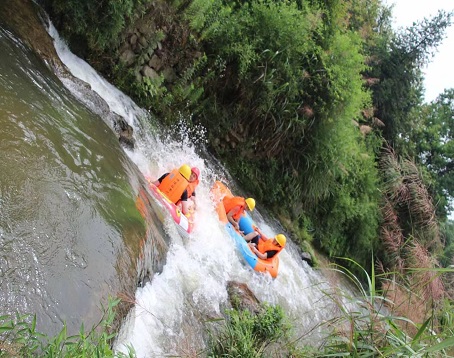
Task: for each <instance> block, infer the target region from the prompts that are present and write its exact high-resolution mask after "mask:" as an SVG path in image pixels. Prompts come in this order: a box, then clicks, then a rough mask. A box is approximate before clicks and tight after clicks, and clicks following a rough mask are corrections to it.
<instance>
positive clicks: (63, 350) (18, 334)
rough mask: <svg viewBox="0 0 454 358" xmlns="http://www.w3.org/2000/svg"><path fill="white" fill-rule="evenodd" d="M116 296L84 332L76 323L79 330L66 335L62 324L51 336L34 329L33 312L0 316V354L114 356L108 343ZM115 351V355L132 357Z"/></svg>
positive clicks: (112, 337)
mask: <svg viewBox="0 0 454 358" xmlns="http://www.w3.org/2000/svg"><path fill="white" fill-rule="evenodd" d="M119 302H120V300H119V299H115V300H114V299H110V300H109V302H108V306H107V307H105V308H103V312H104V314H103V317H102V318H101V320H100V322H99V323H98V325H97V326H95V327H93V328H92V329H91V330H90V331H88V332H86V331H85V328H84V326H83V325H82V326H81V327H80V331H79V334H77V335H73V336H68V333H67V331H66V325H64V326H63V328H62V330H61V331H60V333H58V334H57V335H56V336H54V337H48V336H46V335H44V334H42V333H39V332H37V331H36V316H33V317H31V316H28V315H19V314H17V315H16V316H15V317H9V316H1V317H0V357H1V358H10V357H11V358H12V357H49V358H51V357H68V358H74V357H114V353H113V351H112V349H111V343H112V341H113V339H114V338H115V335H116V334H114V333H110V332H111V331H112V328H113V325H114V318H115V312H114V310H115V307H116V306H117V305H118V303H119ZM134 356H135V354H134V351H133V350H131V351H130V352H129V354H128V355H124V354H121V353H116V354H115V357H134Z"/></svg>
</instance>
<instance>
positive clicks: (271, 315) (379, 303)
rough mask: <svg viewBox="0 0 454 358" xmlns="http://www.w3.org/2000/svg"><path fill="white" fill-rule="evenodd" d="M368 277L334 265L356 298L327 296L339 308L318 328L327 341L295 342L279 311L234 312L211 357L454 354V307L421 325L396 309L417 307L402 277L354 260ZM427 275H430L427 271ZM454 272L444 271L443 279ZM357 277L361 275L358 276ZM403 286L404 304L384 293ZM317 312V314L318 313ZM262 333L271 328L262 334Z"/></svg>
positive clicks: (214, 335)
mask: <svg viewBox="0 0 454 358" xmlns="http://www.w3.org/2000/svg"><path fill="white" fill-rule="evenodd" d="M346 261H348V262H349V267H350V266H351V265H356V266H358V268H359V269H360V270H361V271H362V272H363V273H364V276H363V277H361V278H360V277H358V276H356V275H355V274H353V271H352V270H349V269H348V268H345V267H343V266H339V265H338V264H336V265H334V267H333V270H334V271H337V272H339V273H341V274H342V275H345V276H346V277H347V278H348V279H349V281H350V282H351V283H353V285H354V287H355V290H353V291H354V292H355V294H353V295H349V294H348V293H347V291H343V292H342V293H341V294H340V295H339V290H336V293H335V294H333V293H330V292H325V295H327V297H328V298H330V299H331V300H332V301H333V302H335V304H336V305H337V306H338V308H339V309H338V312H339V314H338V315H337V317H333V318H331V319H327V320H326V321H325V322H323V323H321V324H320V326H319V327H318V328H320V329H322V330H323V331H325V332H327V333H326V336H325V338H324V339H322V340H319V341H314V343H313V344H309V345H306V346H304V347H302V346H301V344H300V343H299V341H300V339H299V338H297V339H294V337H293V338H292V337H291V332H292V331H291V327H290V326H289V325H288V324H287V323H286V322H287V321H288V320H287V318H286V317H285V315H283V314H282V311H281V309H280V308H279V307H278V306H274V307H271V306H265V307H266V309H265V310H264V311H263V312H262V313H260V314H257V315H252V314H251V313H250V312H249V311H238V310H231V311H228V312H227V318H226V319H225V320H224V321H222V322H223V325H222V326H220V327H219V326H218V327H216V329H212V330H211V341H210V347H209V348H208V351H209V357H251V358H257V357H298V358H303V357H304V358H308V357H412V358H413V357H450V356H451V355H450V354H452V353H453V348H454V335H453V333H454V313H453V312H454V311H453V302H452V301H449V300H446V301H445V302H444V306H443V307H437V306H432V307H431V308H430V310H428V311H426V312H424V317H427V318H425V320H424V321H423V322H421V323H416V322H414V321H413V320H412V319H410V318H408V317H406V316H402V315H399V314H396V311H395V305H396V303H398V304H401V303H402V302H400V301H403V300H405V299H407V300H409V302H413V301H412V300H413V298H414V296H415V294H412V292H411V290H410V288H409V287H405V286H404V285H399V284H398V283H397V281H396V280H395V276H396V273H392V274H376V273H375V270H374V268H373V267H372V270H371V274H368V272H367V271H366V270H365V269H364V268H362V267H360V266H359V264H358V263H356V262H355V261H353V260H351V259H346ZM426 271H430V270H429V269H427V270H426ZM452 271H453V270H448V269H440V270H437V273H438V274H444V273H447V272H452ZM355 272H356V270H355ZM378 282H380V284H381V285H382V286H383V287H389V286H390V285H397V286H398V287H399V290H400V291H399V292H400V294H399V295H398V296H394V297H395V298H396V297H397V298H398V299H399V302H395V301H393V300H392V299H391V298H390V295H389V291H387V290H383V289H381V288H379V287H378V286H379V285H378ZM314 309H316V308H315V307H314ZM258 327H265V328H266V329H264V330H258Z"/></svg>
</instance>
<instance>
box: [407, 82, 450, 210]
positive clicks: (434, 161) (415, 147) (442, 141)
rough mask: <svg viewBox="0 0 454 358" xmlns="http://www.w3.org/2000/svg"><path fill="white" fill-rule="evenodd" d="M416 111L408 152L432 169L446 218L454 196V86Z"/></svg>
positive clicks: (434, 188) (434, 187)
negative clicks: (450, 201)
mask: <svg viewBox="0 0 454 358" xmlns="http://www.w3.org/2000/svg"><path fill="white" fill-rule="evenodd" d="M412 114H413V115H412V117H413V127H412V128H411V129H410V131H409V133H408V139H409V140H408V143H407V147H408V151H409V152H410V154H411V155H412V156H414V157H415V159H416V160H417V161H418V163H419V164H420V165H422V166H423V167H425V168H426V170H427V171H428V173H429V180H430V182H429V183H430V188H431V191H432V193H433V196H434V198H435V201H436V202H437V203H438V215H439V216H441V217H443V218H446V215H447V212H448V211H449V200H450V199H452V198H453V197H454V89H448V90H445V91H444V92H443V93H442V94H441V95H440V96H438V98H437V99H436V100H435V101H433V102H431V103H430V104H427V105H423V106H421V107H419V108H418V109H417V110H416V111H414V112H413V113H412Z"/></svg>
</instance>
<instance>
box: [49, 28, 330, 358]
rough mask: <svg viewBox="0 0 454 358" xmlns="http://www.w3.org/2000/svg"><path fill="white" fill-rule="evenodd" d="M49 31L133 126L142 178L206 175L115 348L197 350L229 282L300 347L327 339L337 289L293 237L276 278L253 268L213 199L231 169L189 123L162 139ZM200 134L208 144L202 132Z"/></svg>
mask: <svg viewBox="0 0 454 358" xmlns="http://www.w3.org/2000/svg"><path fill="white" fill-rule="evenodd" d="M49 33H50V35H51V36H52V37H53V38H54V41H55V47H56V50H57V53H58V55H59V57H60V58H61V60H62V62H63V63H64V64H65V65H66V66H67V67H68V69H69V71H70V72H71V73H72V75H73V76H75V77H77V78H78V79H80V80H82V81H83V82H85V83H87V84H89V86H90V87H91V89H92V90H93V91H95V92H96V93H97V94H98V95H99V96H101V97H102V98H103V99H104V101H105V102H106V103H107V105H108V107H109V110H110V111H112V112H114V113H116V114H118V115H120V116H121V117H123V118H124V119H125V120H126V121H127V122H128V123H129V124H130V125H131V126H132V127H133V129H134V136H135V138H136V140H137V142H136V146H135V148H134V150H129V149H124V151H125V153H126V155H127V157H128V158H129V160H130V161H131V163H133V165H135V166H136V167H137V168H138V170H139V171H140V172H141V173H142V174H144V175H147V176H150V177H152V178H157V177H159V176H160V175H161V174H162V173H164V172H168V171H169V170H171V169H172V168H175V167H178V166H180V165H181V164H183V163H189V164H190V165H191V166H197V167H198V168H199V169H200V170H201V173H202V179H201V182H200V185H199V187H198V188H197V206H198V210H197V213H196V219H195V220H196V225H195V229H194V231H193V233H192V234H191V235H190V237H189V239H183V238H182V237H181V236H180V235H179V234H178V232H177V230H176V228H175V225H174V224H173V222H172V221H171V220H168V221H166V222H165V224H164V230H165V232H166V235H167V236H168V237H169V243H170V244H169V247H168V252H167V257H166V260H165V264H164V266H163V268H162V270H161V271H160V272H158V273H156V274H155V275H153V276H152V278H151V280H150V281H149V282H147V283H146V284H145V285H144V286H143V287H138V288H137V290H136V292H135V300H136V304H135V305H134V307H133V308H132V309H131V311H130V313H129V314H128V316H127V317H126V319H125V320H124V322H123V324H122V328H121V331H120V334H119V336H118V338H117V340H116V342H115V346H114V348H115V350H116V351H121V352H126V351H127V349H128V346H133V347H134V349H135V351H136V353H137V356H138V357H162V356H165V355H182V354H184V353H187V352H191V351H197V350H200V349H201V348H202V347H203V346H204V342H203V337H204V332H205V329H206V325H207V324H209V323H206V322H207V321H209V320H210V319H212V318H217V317H220V316H221V315H222V313H223V310H224V309H225V308H226V307H227V299H228V297H227V289H226V285H227V282H228V281H230V280H235V281H240V282H244V283H246V284H247V285H248V286H249V287H250V288H251V290H252V291H253V292H254V293H255V295H256V296H257V297H258V298H259V300H261V301H262V302H268V303H270V304H278V305H280V306H282V307H283V309H284V311H285V313H286V315H287V316H288V317H289V318H290V319H291V321H292V322H293V323H294V326H295V328H296V331H295V335H296V336H297V337H305V338H304V339H303V340H302V342H304V341H305V340H310V341H311V342H313V341H314V339H319V338H320V337H322V336H323V333H324V332H323V330H322V329H321V328H319V324H320V323H321V322H323V321H324V320H326V319H327V317H334V316H335V315H336V314H337V309H338V307H337V306H336V305H335V304H334V303H333V302H332V301H331V300H330V299H329V298H328V297H327V295H326V293H325V292H327V291H331V290H332V289H333V284H332V283H330V282H329V281H330V280H329V279H328V278H327V277H326V276H325V275H323V274H322V273H321V272H320V271H318V270H315V269H312V268H311V267H309V266H308V265H307V263H306V262H304V261H302V260H301V258H300V257H299V253H298V251H297V249H296V248H295V247H294V245H293V244H292V243H291V238H290V240H289V241H290V242H289V244H288V245H287V247H286V249H285V250H283V252H282V253H281V254H280V269H279V275H278V277H277V278H276V279H272V278H271V277H270V276H269V275H266V274H261V273H257V272H254V271H252V270H251V269H250V267H249V266H247V265H246V264H245V263H244V262H243V259H242V257H241V256H240V255H239V253H238V252H237V250H236V248H235V246H234V243H233V241H232V240H231V239H230V238H229V237H228V235H227V234H226V232H225V231H224V229H223V228H222V226H221V225H220V223H219V222H218V220H217V216H216V213H215V210H214V206H213V204H212V202H211V199H210V194H209V193H210V188H211V185H212V184H213V183H214V181H215V180H223V181H231V182H232V179H231V178H230V176H229V174H228V172H227V171H226V170H225V169H224V168H223V167H222V166H221V165H220V164H219V163H218V162H217V161H216V160H215V159H211V158H210V157H209V156H206V155H203V156H202V155H201V154H200V146H199V145H196V144H194V141H195V139H194V137H191V136H189V135H185V132H186V129H185V127H184V124H181V132H180V134H181V139H180V140H178V141H176V140H173V139H170V138H164V136H163V132H162V130H161V129H160V127H159V125H158V123H157V120H156V119H154V118H153V116H152V114H150V113H147V111H144V110H143V109H141V108H139V107H138V106H137V105H136V104H135V103H134V102H133V101H132V100H131V99H130V98H129V97H128V96H126V95H125V94H123V93H122V92H121V91H119V90H118V89H117V88H115V87H114V86H112V85H111V84H109V83H108V82H107V81H106V80H105V79H104V78H102V76H100V75H99V74H98V73H96V71H95V70H94V69H93V68H91V67H90V66H89V65H88V64H87V63H86V62H84V61H83V60H81V59H80V58H78V57H76V56H75V55H74V54H72V53H71V52H70V51H69V50H68V48H67V46H66V45H65V43H64V42H63V41H62V40H61V39H60V38H59V36H58V33H57V32H56V30H55V28H54V27H53V26H52V25H50V27H49ZM60 78H61V81H62V82H63V84H64V85H65V86H66V87H67V89H69V91H71V92H72V93H73V94H74V96H76V97H77V98H78V99H79V100H80V101H82V102H84V103H85V105H86V106H87V107H89V108H92V110H94V111H95V109H94V108H93V103H91V102H90V99H89V97H88V96H87V95H86V93H85V92H84V90H81V89H80V87H79V86H77V85H76V84H75V83H74V82H73V81H72V80H70V79H68V78H66V77H60ZM150 121H151V124H150ZM153 121H154V122H155V123H153ZM182 123H184V122H182ZM107 124H108V125H111V123H107ZM199 135H200V136H201V137H202V139H203V135H204V131H203V130H201V131H200V133H199ZM199 139H200V138H199ZM202 142H203V140H202ZM232 184H233V183H232ZM261 210H262V211H264V208H261V205H260V203H257V208H256V212H254V213H253V216H254V219H255V220H256V222H257V223H258V225H259V226H260V227H261V229H262V231H263V232H264V233H265V234H267V235H270V236H271V235H273V234H276V233H278V232H279V231H280V230H281V229H280V227H279V225H278V224H276V223H274V222H271V221H269V220H264V219H263V217H262V216H261V215H260V212H261ZM158 225H161V223H158Z"/></svg>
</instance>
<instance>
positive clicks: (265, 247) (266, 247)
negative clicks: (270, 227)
mask: <svg viewBox="0 0 454 358" xmlns="http://www.w3.org/2000/svg"><path fill="white" fill-rule="evenodd" d="M257 250H259V251H260V252H261V253H262V254H265V253H266V252H267V251H277V253H276V255H277V254H278V253H279V252H280V251H281V250H282V247H281V246H278V245H275V244H274V240H273V239H268V240H266V241H265V240H259V244H258V245H257Z"/></svg>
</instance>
